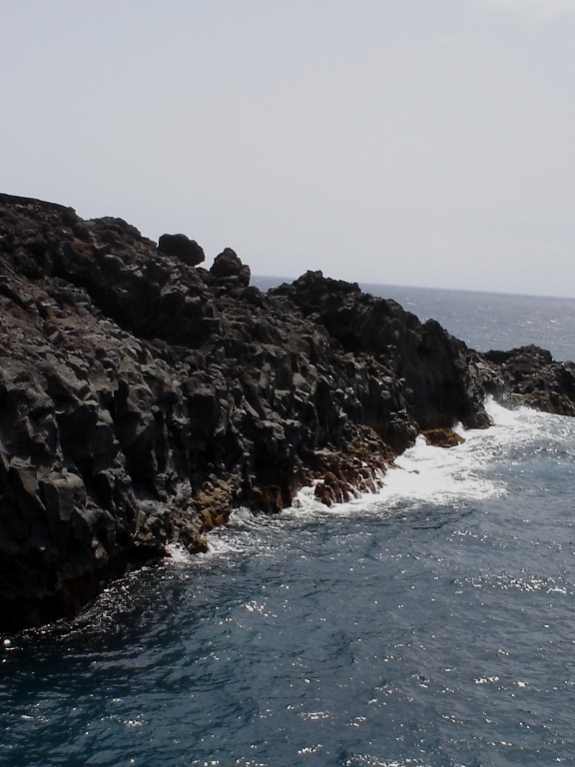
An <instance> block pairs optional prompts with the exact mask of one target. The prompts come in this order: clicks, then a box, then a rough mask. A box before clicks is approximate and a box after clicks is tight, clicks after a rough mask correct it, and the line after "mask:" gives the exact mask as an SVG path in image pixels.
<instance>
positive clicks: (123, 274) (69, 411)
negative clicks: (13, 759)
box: [0, 195, 575, 630]
mask: <svg viewBox="0 0 575 767" xmlns="http://www.w3.org/2000/svg"><path fill="white" fill-rule="evenodd" d="M203 261H204V253H203V250H202V248H201V247H200V246H199V245H198V244H197V243H196V242H195V241H193V240H190V239H188V237H186V236H185V235H181V234H176V235H164V236H162V237H161V238H160V241H159V243H158V244H156V243H155V242H152V241H151V240H149V239H146V238H144V237H142V236H141V234H140V233H139V231H138V230H137V229H135V228H134V227H133V226H130V225H129V224H127V223H126V222H125V221H123V220H121V219H118V218H101V219H95V220H90V221H84V220H82V219H81V218H80V217H79V216H77V215H76V213H75V211H74V210H73V209H72V208H67V207H63V206H61V205H57V204H53V203H47V202H42V201H39V200H34V199H28V198H22V197H13V196H9V195H0V270H1V274H0V306H1V313H0V322H1V331H0V344H1V346H0V349H1V358H0V628H2V629H8V630H10V629H18V628H21V627H25V626H31V625H38V624H41V623H42V622H46V621H49V620H52V619H55V618H57V617H61V616H66V615H72V614H74V613H76V612H77V611H78V610H79V609H80V608H81V607H82V606H83V605H84V604H85V603H86V602H87V601H88V600H90V599H91V598H93V597H94V596H95V595H96V594H97V593H98V592H99V590H100V589H101V587H102V584H103V583H105V581H106V580H107V579H109V578H110V577H112V576H114V575H118V574H121V573H122V572H124V570H125V568H126V567H127V566H128V565H129V564H130V563H133V562H138V561H142V560H148V559H152V558H154V557H161V556H164V555H166V552H167V549H166V547H167V545H168V544H170V543H171V542H175V541H179V542H180V543H181V544H183V545H184V546H186V547H187V548H188V549H189V550H190V551H199V550H202V549H203V548H204V547H205V543H204V541H203V538H202V535H203V533H205V532H206V531H208V530H210V529H211V528H212V527H213V526H214V525H219V524H223V523H225V522H226V521H227V519H228V518H229V515H230V513H231V512H232V510H233V508H234V507H238V506H244V507H248V508H250V509H252V510H253V511H261V512H268V513H270V512H275V511H279V510H280V509H282V508H284V507H285V506H287V505H289V504H291V502H292V500H293V497H294V494H295V493H296V492H297V490H298V489H299V488H301V487H303V486H306V485H313V486H314V487H315V494H316V496H317V497H318V498H319V499H320V500H322V501H323V502H325V503H328V504H329V503H333V502H336V501H338V500H345V499H346V498H348V497H349V495H350V494H351V493H354V492H357V491H366V490H371V489H375V488H376V486H377V484H378V483H379V482H381V477H382V476H383V474H384V472H385V468H386V466H388V465H389V463H390V462H391V461H393V459H394V456H396V455H397V454H398V453H400V452H401V451H402V450H404V449H405V448H406V447H407V446H409V445H411V444H412V443H413V442H414V440H415V438H416V437H417V435H418V434H421V433H423V434H424V435H425V436H426V438H427V439H428V440H429V441H431V442H433V443H435V444H441V445H444V446H449V445H451V444H454V443H456V442H457V440H458V439H459V438H458V437H457V435H456V434H455V433H454V432H453V431H452V427H453V426H454V425H455V424H456V423H458V422H461V423H462V424H463V425H464V426H466V427H468V428H483V427H486V426H488V425H489V419H488V416H487V414H486V412H485V409H484V404H483V403H484V400H485V397H486V395H487V394H492V395H494V396H495V397H497V398H498V399H499V400H500V401H503V402H507V403H510V404H513V403H523V404H528V405H530V406H532V407H536V408H539V409H542V410H547V411H549V412H555V413H562V414H565V415H570V416H573V415H575V365H573V364H572V363H556V362H554V361H553V360H552V358H551V355H550V354H549V353H548V352H545V351H544V350H542V349H539V348H537V347H524V348H521V349H516V350H512V351H507V352H489V353H486V354H479V353H477V352H475V351H473V350H470V349H468V348H467V347H466V345H465V344H464V343H463V342H461V341H459V340H457V339H456V338H454V337H453V336H451V335H450V334H449V333H447V332H446V331H445V330H444V329H443V328H442V327H441V326H440V325H439V324H438V323H437V322H435V321H433V320H428V321H427V322H424V323H421V322H420V321H419V320H418V318H417V317H416V316H415V315H413V314H411V313H409V312H406V311H404V310H403V309H402V308H401V307H400V306H399V305H398V304H397V303H395V302H394V301H391V300H385V299H380V298H374V297H373V296H371V295H368V294H366V293H362V292H361V290H360V289H359V287H358V286H357V285H355V284H349V283H346V282H341V281H336V280H332V279H328V278H326V277H324V276H323V275H322V274H321V272H308V273H307V274H305V275H303V276H302V277H300V278H299V279H298V280H296V281H295V282H294V283H293V284H291V285H287V284H286V285H282V286H281V287H279V288H277V289H275V290H273V291H270V292H269V293H267V294H264V293H262V292H260V291H259V290H258V289H257V288H256V287H253V286H250V284H249V283H250V269H249V267H248V266H246V265H245V264H243V263H242V261H241V260H240V259H239V257H238V256H237V255H236V253H235V252H234V251H233V250H231V249H229V248H226V249H225V250H224V251H223V253H221V254H220V255H219V256H217V257H216V259H215V260H214V263H213V265H212V266H211V268H210V269H209V270H207V269H204V268H202V267H201V266H200V264H201V263H203Z"/></svg>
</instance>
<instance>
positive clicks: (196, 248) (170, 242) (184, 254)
mask: <svg viewBox="0 0 575 767" xmlns="http://www.w3.org/2000/svg"><path fill="white" fill-rule="evenodd" d="M158 253H164V254H165V255H167V256H176V257H177V258H179V259H180V261H183V262H184V264H187V265H188V266H198V265H199V264H201V263H202V262H203V261H205V260H206V255H205V253H204V250H203V248H202V247H201V246H200V245H198V243H197V242H196V241H195V240H190V238H189V237H187V236H186V235H185V234H162V236H161V237H160V239H159V240H158Z"/></svg>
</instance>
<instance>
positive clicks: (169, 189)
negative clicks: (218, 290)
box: [0, 0, 575, 297]
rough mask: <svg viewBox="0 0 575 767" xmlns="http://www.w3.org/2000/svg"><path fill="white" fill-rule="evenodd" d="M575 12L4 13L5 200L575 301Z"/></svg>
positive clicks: (254, 9) (508, 3) (179, 9)
mask: <svg viewBox="0 0 575 767" xmlns="http://www.w3.org/2000/svg"><path fill="white" fill-rule="evenodd" d="M574 40H575V0H290V1H289V2H285V0H82V1H81V2H78V0H50V2H46V0H0V191H2V192H7V193H9V194H17V195H24V196H28V197H38V198H40V199H45V200H50V201H53V202H59V203H62V204H65V205H71V206H72V207H74V208H75V209H76V210H77V212H78V213H79V215H81V216H82V217H84V218H93V217H98V216H105V215H111V216H119V217H121V218H124V219H126V220H127V221H129V222H130V223H132V224H134V225H135V226H137V227H138V228H139V229H140V231H141V232H142V233H143V234H144V235H146V236H148V237H151V238H152V239H154V240H157V239H158V237H159V236H160V235H161V234H162V233H164V232H184V233H185V234H187V235H188V236H189V237H191V238H193V239H195V240H197V241H198V242H199V243H200V244H201V245H202V246H203V248H204V250H205V252H206V256H207V265H209V264H210V263H211V261H212V260H213V258H214V257H215V256H216V255H217V254H218V253H219V252H221V250H223V248H224V247H232V248H234V250H236V252H237V253H238V255H239V256H240V257H241V258H242V260H243V261H244V262H246V263H248V264H249V265H250V267H251V269H252V273H254V274H259V275H277V276H282V277H296V276H298V275H299V274H302V273H303V272H305V271H306V270H308V269H313V270H316V269H321V270H322V271H323V272H324V274H325V275H327V276H330V277H334V278H338V279H345V280H351V281H358V282H371V283H383V284H389V285H413V286H424V287H441V288H453V289H463V290H485V291H495V292H504V293H526V294H536V295H556V296H572V297H575V45H574Z"/></svg>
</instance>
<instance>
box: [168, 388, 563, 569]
mask: <svg viewBox="0 0 575 767" xmlns="http://www.w3.org/2000/svg"><path fill="white" fill-rule="evenodd" d="M486 409H487V412H488V414H489V417H490V419H491V421H492V426H491V427H490V428H488V429H473V430H465V429H464V428H463V427H462V426H461V425H459V426H457V427H456V431H457V432H458V433H459V434H460V435H461V436H462V437H463V438H464V440H465V441H464V442H463V443H462V444H460V445H457V446H455V447H452V448H442V447H434V446H432V445H428V444H427V443H426V441H425V439H424V438H423V437H419V438H418V439H417V441H416V443H415V445H414V446H413V447H411V448H410V449H408V450H406V451H405V452H404V453H403V454H402V455H401V456H399V457H398V458H397V460H396V462H395V466H393V467H391V468H390V469H389V470H388V472H387V474H386V475H385V476H384V477H383V483H384V484H383V487H382V488H381V489H380V490H379V491H378V492H376V493H361V494H359V493H358V495H357V496H356V497H355V498H353V499H352V500H350V501H348V502H346V503H338V504H334V505H333V506H330V507H328V506H325V505H324V504H322V503H321V501H319V500H318V499H317V498H316V497H315V495H314V488H313V487H306V488H303V489H301V490H300V491H299V492H298V494H297V496H296V498H295V501H294V504H293V506H291V507H290V508H288V509H285V510H284V511H282V512H281V513H280V514H277V515H272V516H267V515H257V516H254V515H253V514H252V513H251V512H250V511H248V510H247V509H239V510H236V511H235V512H234V513H233V514H232V517H231V519H230V523H229V528H231V529H227V530H226V529H219V528H217V529H215V530H214V531H212V532H211V533H208V534H207V535H206V539H207V541H208V545H209V551H208V552H207V554H204V555H202V556H201V557H199V558H198V557H193V559H194V561H195V562H198V560H200V562H208V561H213V558H218V557H224V558H225V557H226V556H228V555H229V554H234V553H241V552H246V551H249V550H251V549H252V548H253V547H254V546H257V547H258V550H259V551H260V554H262V555H263V554H265V552H262V551H261V549H260V543H261V537H260V535H259V532H261V528H262V527H265V528H266V529H268V530H269V528H276V527H277V529H278V534H281V530H282V529H284V530H285V527H286V525H296V526H298V525H300V524H301V523H302V521H304V520H307V521H314V520H321V519H326V518H329V517H334V516H355V515H358V516H361V515H365V514H370V513H375V514H377V515H378V516H381V514H382V507H383V508H385V509H386V510H388V511H389V513H390V514H391V515H393V514H394V513H395V511H396V510H397V509H401V510H402V512H403V511H405V510H409V509H410V508H414V509H416V508H419V507H420V506H421V504H423V503H425V504H426V505H428V506H429V505H431V506H449V505H454V504H461V503H466V502H473V501H479V500H482V499H487V498H492V497H497V496H500V495H504V494H505V493H506V492H507V490H506V486H505V482H504V480H503V479H500V478H494V476H493V471H492V467H493V465H494V464H495V463H496V462H501V461H502V460H510V455H511V454H513V452H514V451H515V452H518V453H519V454H521V453H522V452H523V451H524V450H525V449H526V448H527V446H528V445H529V444H531V445H533V444H539V443H544V442H545V441H546V440H547V441H548V440H549V439H551V440H554V441H555V442H557V441H561V440H562V438H563V437H565V439H567V437H568V436H569V435H570V434H571V431H570V429H571V425H570V422H569V420H568V419H563V418H562V417H561V416H552V415H549V414H546V413H539V412H536V411H533V410H530V409H528V408H518V409H516V410H508V409H506V408H504V407H502V406H501V405H498V404H497V403H496V402H495V401H493V400H492V399H490V400H488V401H487V403H486ZM171 553H172V558H173V561H174V563H176V564H177V563H180V562H181V563H185V562H187V561H189V559H191V557H190V555H189V554H188V553H187V552H186V551H185V549H182V548H178V547H172V548H171Z"/></svg>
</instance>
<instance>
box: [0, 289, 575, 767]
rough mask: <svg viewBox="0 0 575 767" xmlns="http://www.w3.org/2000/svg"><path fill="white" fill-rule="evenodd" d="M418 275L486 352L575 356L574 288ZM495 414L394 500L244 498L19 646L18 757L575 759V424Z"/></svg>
mask: <svg viewBox="0 0 575 767" xmlns="http://www.w3.org/2000/svg"><path fill="white" fill-rule="evenodd" d="M400 290H401V289H391V288H390V289H387V288H385V289H382V292H386V291H387V293H386V294H387V295H389V296H390V297H394V298H396V299H400V298H401V299H402V302H403V303H404V305H406V307H407V308H409V309H410V310H411V311H414V312H415V313H416V314H419V315H420V316H421V317H422V319H423V318H425V317H426V316H435V317H437V318H438V319H440V321H442V323H443V324H445V325H446V326H447V327H448V329H449V330H450V331H451V332H453V333H454V334H455V335H458V336H459V337H462V338H463V339H464V340H465V341H466V342H468V343H469V344H470V345H471V346H476V347H478V348H488V347H493V346H499V347H509V346H514V345H517V344H522V343H529V342H536V343H539V344H541V345H543V346H546V347H551V348H552V349H553V352H554V354H555V356H556V357H557V358H562V357H575V348H574V343H575V341H574V339H575V334H574V330H575V328H574V323H575V320H574V315H575V301H565V300H555V299H535V298H525V299H523V298H519V297H501V296H496V297H493V296H481V295H480V294H460V293H449V292H446V291H421V290H413V289H411V291H410V289H405V294H404V295H403V297H402V296H401V295H400V294H399V293H398V292H397V291H400ZM394 291H396V292H395V294H394ZM530 323H531V324H530ZM530 329H531V331H532V333H531V335H530V332H531V331H530ZM488 407H489V411H490V413H491V416H492V419H493V423H494V425H493V426H492V428H491V429H488V430H486V431H478V432H467V433H465V434H464V436H465V437H466V442H465V443H464V444H463V445H461V446H459V447H457V448H453V449H451V450H442V449H440V448H432V447H429V446H426V445H425V444H423V443H421V442H418V443H417V444H416V446H415V447H414V448H413V449H411V450H410V451H408V452H407V453H406V454H404V456H402V457H401V459H400V460H399V461H398V468H396V469H394V470H392V471H390V472H389V473H388V475H387V481H386V487H385V488H384V490H383V491H382V493H381V494H379V495H378V496H370V497H364V498H360V499H357V500H356V501H355V502H353V503H350V504H346V505H342V506H339V507H337V508H333V509H326V508H325V507H322V506H321V505H319V504H317V503H316V502H315V501H314V500H313V498H312V497H311V496H310V494H305V493H304V494H302V495H301V497H300V499H299V501H298V504H297V506H296V507H294V508H292V509H288V510H286V511H285V512H283V513H282V514H280V515H279V516H276V517H273V518H266V517H261V516H260V517H257V518H254V517H252V516H251V515H250V514H248V513H247V512H242V511H240V512H238V513H237V514H236V515H235V517H233V519H232V524H231V525H230V527H228V528H226V529H223V530H218V531H216V532H215V533H213V534H211V543H212V549H211V551H210V553H208V554H207V555H203V556H197V557H195V558H192V557H190V556H188V555H187V554H185V553H183V552H181V551H178V550H175V551H174V558H173V559H172V560H171V561H168V562H165V563H164V564H162V565H160V566H157V567H152V568H149V569H145V570H143V571H139V572H137V573H132V574H131V575H130V576H128V577H127V578H125V579H124V580H122V581H120V582H118V583H116V584H114V585H113V586H111V587H110V588H109V589H108V591H107V592H106V593H105V594H103V595H102V597H101V598H100V599H99V600H98V601H97V602H96V603H95V604H94V605H93V606H92V607H91V608H90V610H88V612H87V613H85V614H84V615H83V616H82V617H80V618H79V619H77V620H76V621H72V622H64V623H61V624H58V625H57V626H54V627H52V628H50V629H46V630H43V631H34V632H28V633H24V634H20V635H16V636H11V637H6V638H4V637H2V638H1V639H0V765H2V766H4V765H6V766H8V765H9V766H10V767H13V766H14V767H16V765H18V766H20V765H21V766H22V767H24V765H26V766H27V767H41V766H42V767H45V766H46V765H66V766H68V765H71V766H73V767H74V766H75V765H105V766H106V767H112V766H113V767H116V766H117V765H126V766H128V765H138V767H143V766H146V767H155V766H164V765H165V766H166V767H168V766H171V765H189V766H190V767H191V766H193V765H198V766H201V767H204V766H206V765H209V766H210V767H216V766H217V767H228V766H229V765H230V766H231V765H240V766H241V767H248V766H249V767H257V766H260V767H299V766H300V765H301V766H302V767H304V766H305V767H307V766H309V767H332V766H333V767H408V766H409V767H418V766H420V767H440V766H441V767H444V766H445V767H448V766H449V767H456V766H465V767H484V766H487V765H489V766H491V765H493V766H494V767H504V766H507V765H553V764H565V765H574V764H575V728H574V713H573V712H574V710H575V510H574V501H575V490H574V483H573V479H574V477H573V473H574V467H575V463H574V456H575V434H574V429H573V427H574V425H575V424H574V423H573V421H571V420H570V419H567V418H562V417H559V416H551V415H545V414H539V413H535V412H532V411H529V410H526V409H522V410H518V411H514V412H510V411H506V410H504V409H502V408H501V407H499V406H497V405H495V404H493V403H489V405H488ZM1 640H4V644H3V645H2V644H1Z"/></svg>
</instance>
